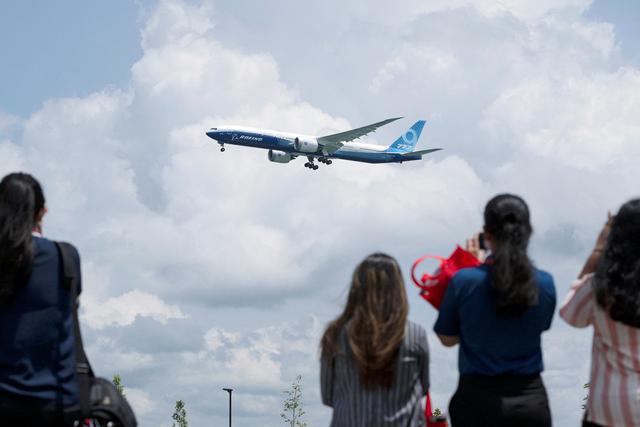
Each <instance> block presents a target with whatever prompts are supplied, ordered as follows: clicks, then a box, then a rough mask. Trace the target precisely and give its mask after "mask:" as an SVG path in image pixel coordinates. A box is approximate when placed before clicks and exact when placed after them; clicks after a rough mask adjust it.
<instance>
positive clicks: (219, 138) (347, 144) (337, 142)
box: [207, 117, 441, 170]
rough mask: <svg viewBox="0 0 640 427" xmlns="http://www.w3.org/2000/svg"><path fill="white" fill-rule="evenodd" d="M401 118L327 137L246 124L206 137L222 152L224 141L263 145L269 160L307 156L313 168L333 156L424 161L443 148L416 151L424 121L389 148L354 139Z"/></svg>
mask: <svg viewBox="0 0 640 427" xmlns="http://www.w3.org/2000/svg"><path fill="white" fill-rule="evenodd" d="M398 119H400V117H396V118H392V119H387V120H383V121H381V122H378V123H373V124H370V125H367V126H363V127H359V128H357V129H351V130H348V131H345V132H339V133H334V134H331V135H325V136H311V135H300V134H293V133H287V132H278V131H271V130H264V129H253V128H248V127H243V126H219V127H215V128H211V129H209V130H208V131H207V136H209V137H210V138H212V139H213V140H215V141H216V142H217V143H218V144H220V151H224V150H225V147H224V145H225V144H231V145H242V146H245V147H256V148H262V149H265V150H269V151H268V159H269V160H270V161H272V162H275V163H289V162H290V161H292V160H294V159H296V158H297V157H300V156H304V157H306V158H307V162H306V163H305V164H304V165H305V167H307V168H309V169H314V170H316V169H318V165H317V164H316V163H315V162H316V160H317V161H318V162H320V163H324V164H326V165H330V164H331V163H332V160H333V159H342V160H351V161H355V162H365V163H402V162H407V161H411V160H421V159H422V156H423V155H425V154H429V153H432V152H434V151H438V150H441V148H431V149H428V150H417V151H416V150H415V147H416V144H417V143H418V139H419V138H420V134H421V133H422V128H423V127H424V124H425V121H424V120H418V121H417V122H415V123H414V124H413V126H411V127H410V128H409V129H408V130H407V131H406V132H405V133H403V134H402V135H400V136H399V137H398V139H396V140H395V141H394V142H393V143H392V144H391V145H389V146H387V147H385V146H382V145H376V144H366V143H363V142H356V141H355V140H356V139H359V138H361V137H363V136H365V135H367V134H369V133H372V132H375V130H376V129H378V128H379V127H382V126H384V125H386V124H389V123H391V122H393V121H396V120H398Z"/></svg>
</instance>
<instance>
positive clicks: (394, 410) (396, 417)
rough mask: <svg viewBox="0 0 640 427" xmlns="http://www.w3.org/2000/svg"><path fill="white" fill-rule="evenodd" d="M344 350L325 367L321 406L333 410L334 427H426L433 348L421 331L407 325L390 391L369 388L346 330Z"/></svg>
mask: <svg viewBox="0 0 640 427" xmlns="http://www.w3.org/2000/svg"><path fill="white" fill-rule="evenodd" d="M339 346H340V349H341V352H340V354H337V355H335V356H334V357H333V359H332V360H331V361H325V360H324V359H323V360H321V362H320V391H321V393H322V402H323V403H324V404H325V405H328V406H331V407H333V418H332V420H331V427H395V426H402V427H416V426H424V425H425V419H424V409H423V408H422V405H421V401H422V398H423V397H424V395H425V394H426V393H427V389H428V386H429V349H428V345H427V334H426V332H425V330H424V329H423V328H422V327H421V326H418V325H416V324H415V323H413V322H409V321H408V322H407V326H406V332H405V337H404V341H403V343H402V344H401V346H400V351H399V353H398V358H397V360H396V367H395V372H394V374H395V375H394V381H393V384H392V385H391V388H389V389H382V388H380V389H375V390H367V389H365V388H364V386H363V385H362V383H361V382H360V374H359V372H358V366H357V364H356V362H355V359H354V358H353V356H352V353H351V350H350V349H349V344H348V340H347V334H346V332H345V331H344V330H342V331H341V333H340V336H339Z"/></svg>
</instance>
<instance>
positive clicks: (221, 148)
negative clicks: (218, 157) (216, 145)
mask: <svg viewBox="0 0 640 427" xmlns="http://www.w3.org/2000/svg"><path fill="white" fill-rule="evenodd" d="M224 150H225V148H224V144H220V151H222V152H223V153H224Z"/></svg>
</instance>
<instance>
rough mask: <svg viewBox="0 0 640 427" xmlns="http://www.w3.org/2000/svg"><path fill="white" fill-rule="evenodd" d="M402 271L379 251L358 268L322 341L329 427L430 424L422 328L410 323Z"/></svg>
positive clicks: (322, 376)
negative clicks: (344, 301) (426, 412)
mask: <svg viewBox="0 0 640 427" xmlns="http://www.w3.org/2000/svg"><path fill="white" fill-rule="evenodd" d="M408 312H409V306H408V302H407V293H406V290H405V287H404V280H403V279H402V273H401V271H400V267H399V266H398V263H397V262H396V260H395V259H393V258H392V257H390V256H388V255H385V254H381V253H376V254H373V255H370V256H368V257H367V258H366V259H365V260H364V261H362V262H361V263H360V265H358V267H357V268H356V270H355V272H354V273H353V278H352V281H351V289H350V291H349V297H348V299H347V304H346V307H345V309H344V311H343V313H342V314H341V315H340V316H338V318H336V319H335V320H333V321H332V322H331V323H329V325H328V327H327V329H326V331H325V332H324V335H323V336H322V341H321V344H320V348H321V353H322V356H321V363H320V366H321V368H320V386H321V387H320V388H321V392H322V402H323V403H324V404H325V405H328V406H331V407H333V418H332V421H331V426H332V427H340V426H345V427H347V426H348V427H354V426H363V427H364V426H371V427H373V426H388V427H392V426H402V427H413V426H423V425H425V419H424V412H423V410H422V408H421V404H420V403H421V400H422V398H423V397H424V395H425V394H426V392H427V388H428V385H429V351H428V347H427V336H426V332H425V330H424V329H423V328H422V327H420V326H418V325H416V324H414V323H412V322H409V321H408V320H407V314H408Z"/></svg>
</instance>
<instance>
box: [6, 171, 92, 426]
mask: <svg viewBox="0 0 640 427" xmlns="http://www.w3.org/2000/svg"><path fill="white" fill-rule="evenodd" d="M45 212H46V208H45V200H44V196H43V194H42V189H41V187H40V184H38V182H37V181H36V180H35V179H34V178H33V177H32V176H30V175H27V174H23V173H14V174H10V175H7V176H6V177H4V178H3V179H2V181H1V182H0V425H3V426H5V425H6V426H21V427H30V426H48V427H52V426H53V427H57V426H70V425H72V423H73V420H74V418H76V414H77V411H76V409H77V405H78V387H77V384H76V377H75V356H74V339H73V318H72V309H71V302H70V295H69V293H68V291H67V289H66V288H65V287H64V286H62V283H61V280H62V279H61V266H60V259H59V256H58V251H57V249H56V246H55V243H54V242H52V241H50V240H47V239H45V238H43V237H42V235H41V231H42V217H43V216H44V214H45ZM76 255H77V253H76ZM78 261H79V260H78ZM76 265H79V262H78V263H76ZM78 274H79V272H78ZM78 277H79V276H78Z"/></svg>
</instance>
